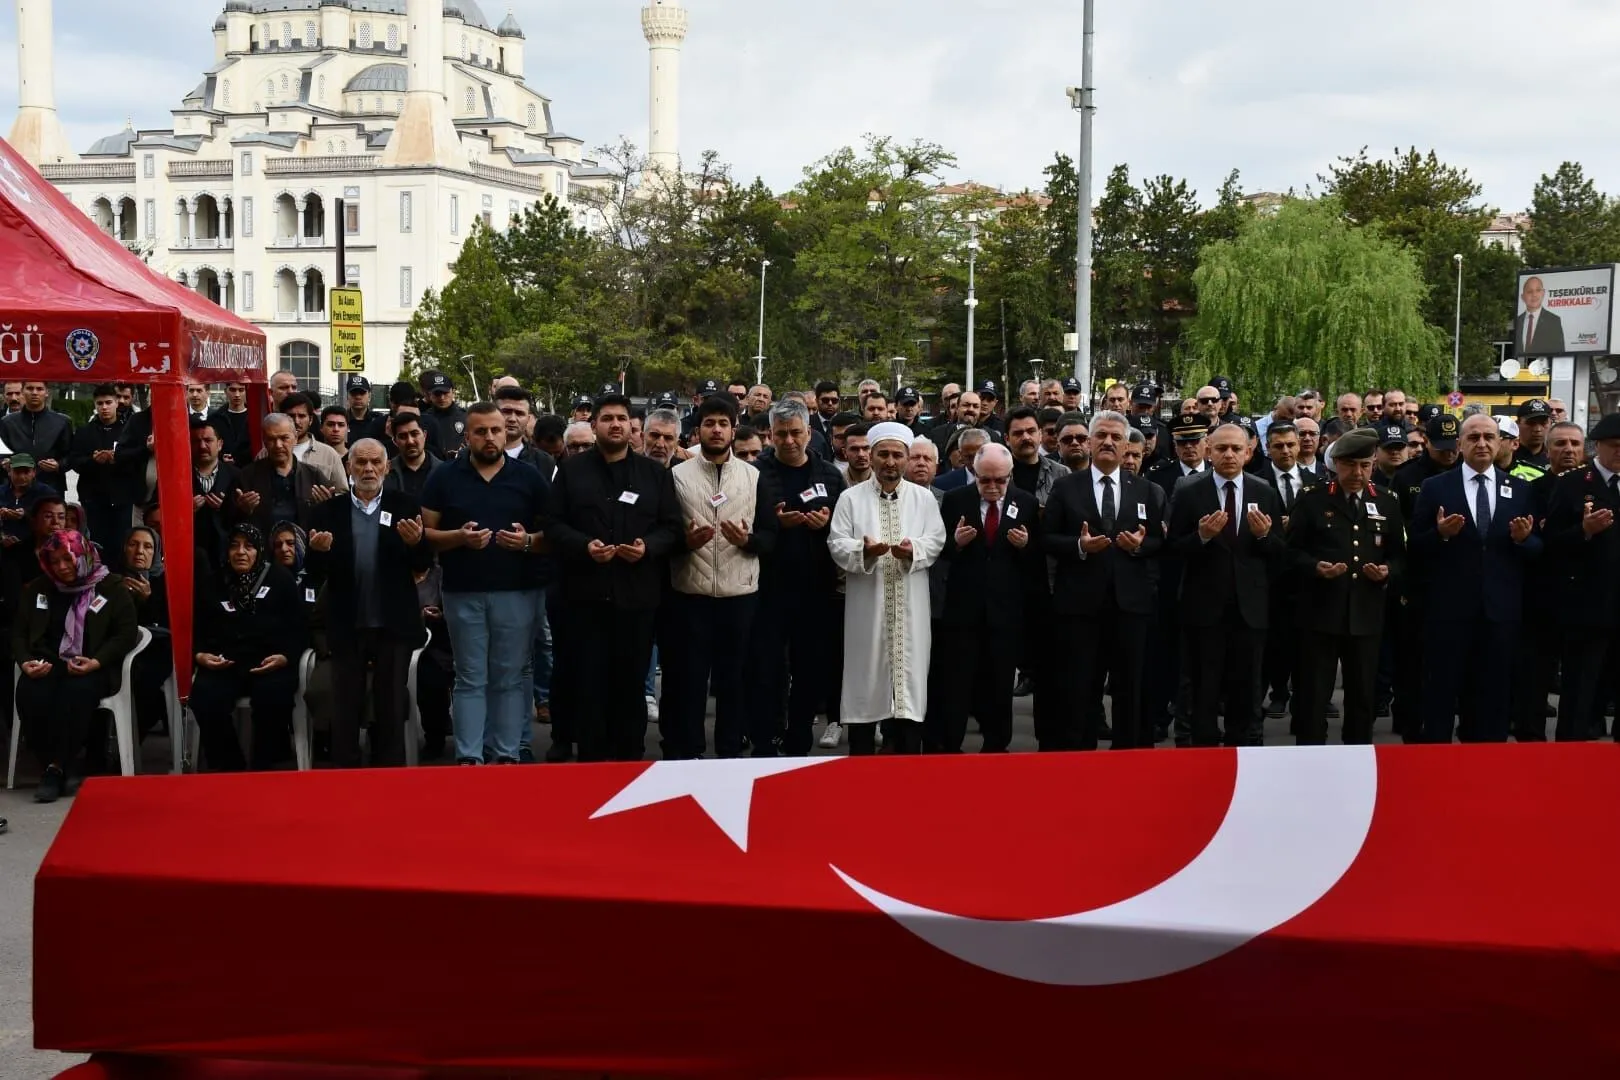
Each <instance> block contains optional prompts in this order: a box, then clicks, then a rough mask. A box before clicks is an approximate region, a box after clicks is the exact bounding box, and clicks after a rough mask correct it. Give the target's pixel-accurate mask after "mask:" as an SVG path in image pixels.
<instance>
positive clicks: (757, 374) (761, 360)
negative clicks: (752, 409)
mask: <svg viewBox="0 0 1620 1080" xmlns="http://www.w3.org/2000/svg"><path fill="white" fill-rule="evenodd" d="M770 268H771V260H769V259H762V260H761V261H760V264H759V351H758V352H757V353H755V355H754V383H755V385H759V384H762V383H764V382H765V271H767V270H769V269H770Z"/></svg>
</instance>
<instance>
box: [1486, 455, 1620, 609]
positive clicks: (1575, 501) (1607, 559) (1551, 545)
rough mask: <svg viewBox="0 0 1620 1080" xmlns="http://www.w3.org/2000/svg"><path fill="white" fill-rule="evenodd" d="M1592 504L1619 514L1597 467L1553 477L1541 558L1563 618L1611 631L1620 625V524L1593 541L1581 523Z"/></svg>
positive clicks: (1618, 503)
mask: <svg viewBox="0 0 1620 1080" xmlns="http://www.w3.org/2000/svg"><path fill="white" fill-rule="evenodd" d="M1536 483H1537V484H1539V483H1542V481H1541V480H1538V481H1536ZM1588 504H1590V505H1591V507H1592V509H1593V510H1594V511H1596V510H1610V511H1613V512H1614V514H1615V515H1616V516H1617V517H1620V500H1617V499H1616V498H1615V497H1614V493H1613V492H1612V491H1611V490H1610V489H1609V486H1608V485H1607V484H1605V483H1604V482H1603V474H1602V473H1600V472H1598V470H1597V466H1596V465H1585V466H1582V467H1581V468H1579V469H1574V470H1572V471H1570V472H1567V473H1564V474H1563V475H1562V476H1560V477H1558V478H1557V479H1556V480H1554V481H1553V490H1552V498H1551V500H1550V503H1549V506H1548V509H1547V522H1546V526H1545V527H1544V529H1543V536H1544V538H1545V540H1546V544H1547V558H1545V559H1543V560H1541V561H1542V564H1543V565H1544V566H1547V567H1551V568H1553V574H1554V575H1555V584H1554V591H1553V599H1554V603H1553V608H1552V610H1554V611H1556V612H1558V613H1559V617H1560V620H1568V621H1569V623H1570V625H1573V626H1578V627H1581V628H1583V629H1585V630H1589V631H1597V632H1605V631H1612V630H1614V629H1615V628H1616V627H1617V626H1620V525H1612V526H1610V527H1609V528H1608V529H1606V530H1605V531H1603V532H1600V533H1598V534H1597V535H1596V536H1594V537H1592V538H1590V539H1588V538H1587V536H1586V531H1585V529H1584V528H1583V527H1582V524H1581V523H1582V522H1583V521H1584V520H1585V518H1586V507H1587V505H1588ZM1499 505H1500V504H1499Z"/></svg>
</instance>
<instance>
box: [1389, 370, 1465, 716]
mask: <svg viewBox="0 0 1620 1080" xmlns="http://www.w3.org/2000/svg"><path fill="white" fill-rule="evenodd" d="M1385 407H1386V408H1388V405H1387V399H1386V405H1385ZM1461 432H1462V423H1461V421H1459V420H1458V419H1457V418H1456V417H1455V416H1452V415H1451V414H1450V413H1444V412H1442V413H1437V414H1436V415H1434V416H1431V417H1430V418H1429V422H1428V426H1427V427H1425V428H1424V435H1425V436H1426V437H1427V440H1428V446H1427V447H1425V448H1424V451H1423V453H1422V454H1421V455H1420V456H1419V457H1417V458H1415V459H1414V460H1412V461H1408V462H1407V463H1406V464H1405V465H1402V466H1401V467H1400V468H1399V469H1397V470H1395V495H1396V497H1397V498H1398V499H1399V500H1400V503H1401V520H1402V521H1411V520H1412V508H1413V507H1414V506H1416V505H1417V498H1418V493H1419V492H1420V491H1422V490H1423V482H1424V481H1425V480H1427V479H1429V478H1430V477H1431V476H1439V475H1440V474H1441V473H1443V472H1446V471H1448V470H1450V469H1455V468H1456V467H1457V464H1458V462H1459V461H1460V460H1461V459H1460V457H1459V456H1458V451H1457V440H1458V438H1459V436H1460V435H1461ZM1396 587H1397V590H1398V592H1399V594H1400V595H1399V598H1398V600H1397V604H1398V606H1399V608H1400V610H1399V612H1398V614H1397V617H1396V620H1395V625H1394V626H1393V627H1391V633H1392V634H1393V635H1394V637H1395V688H1394V689H1395V699H1394V702H1393V704H1392V712H1393V713H1394V717H1395V733H1396V734H1397V735H1399V736H1401V738H1402V739H1404V740H1406V741H1407V742H1419V741H1421V740H1422V735H1423V712H1422V694H1423V611H1424V605H1425V604H1426V603H1427V600H1428V596H1427V592H1428V590H1427V587H1426V583H1425V581H1424V578H1423V573H1422V571H1421V570H1420V569H1418V568H1416V567H1412V566H1409V567H1408V568H1407V571H1406V573H1405V575H1404V576H1403V578H1402V580H1401V581H1399V582H1398V583H1397V585H1396Z"/></svg>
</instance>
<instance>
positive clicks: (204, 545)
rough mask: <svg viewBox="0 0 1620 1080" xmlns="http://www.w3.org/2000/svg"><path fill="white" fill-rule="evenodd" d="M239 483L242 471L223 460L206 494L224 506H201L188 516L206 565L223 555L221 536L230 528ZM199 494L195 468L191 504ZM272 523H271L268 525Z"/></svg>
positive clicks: (212, 564) (215, 563)
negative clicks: (203, 553) (211, 495)
mask: <svg viewBox="0 0 1620 1080" xmlns="http://www.w3.org/2000/svg"><path fill="white" fill-rule="evenodd" d="M241 484H242V470H241V469H238V468H237V467H236V466H235V465H232V464H231V463H229V462H227V461H221V462H220V463H219V464H218V466H217V467H216V471H215V473H214V486H213V489H212V491H211V492H210V494H213V495H218V496H220V497H221V498H222V499H224V504H223V505H222V506H220V508H219V509H218V510H215V509H214V508H213V507H212V506H209V505H207V504H204V505H203V507H202V509H200V510H196V511H194V512H193V513H192V515H191V522H192V525H191V528H192V543H193V544H194V545H196V547H198V548H199V549H201V550H202V551H205V552H207V553H208V562H207V564H206V565H208V566H218V565H219V559H220V556H221V555H223V554H225V533H226V531H227V530H228V529H229V528H230V524H231V514H232V513H233V512H234V510H235V507H236V490H237V488H239V487H240V486H241ZM202 493H203V488H202V481H201V480H199V479H198V478H197V471H196V470H195V469H193V470H192V472H191V495H192V505H193V506H195V505H196V497H197V496H198V495H201V494H202ZM272 524H274V523H273V522H272Z"/></svg>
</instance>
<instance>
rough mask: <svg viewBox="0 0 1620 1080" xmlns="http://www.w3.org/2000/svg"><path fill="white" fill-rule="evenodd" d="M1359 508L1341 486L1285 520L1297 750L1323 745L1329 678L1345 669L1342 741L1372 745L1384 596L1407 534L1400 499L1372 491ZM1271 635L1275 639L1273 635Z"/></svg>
mask: <svg viewBox="0 0 1620 1080" xmlns="http://www.w3.org/2000/svg"><path fill="white" fill-rule="evenodd" d="M1363 498H1364V502H1363V503H1362V505H1360V506H1357V505H1355V504H1353V503H1352V502H1351V500H1350V499H1349V497H1348V496H1346V495H1345V493H1344V492H1342V491H1340V490H1339V486H1338V484H1336V483H1334V484H1325V485H1322V486H1319V487H1315V488H1313V489H1311V490H1310V491H1309V492H1307V493H1306V494H1305V495H1303V496H1301V498H1300V499H1299V501H1298V502H1296V503H1295V504H1294V507H1293V510H1292V512H1291V513H1290V515H1289V518H1288V547H1289V551H1290V553H1291V555H1292V556H1293V560H1292V561H1293V564H1294V565H1293V567H1292V573H1291V574H1290V578H1291V579H1292V580H1293V581H1295V582H1296V583H1297V584H1296V590H1297V592H1296V595H1297V596H1298V599H1299V611H1300V619H1299V622H1298V624H1297V626H1294V627H1291V628H1290V632H1289V634H1288V636H1290V637H1297V638H1298V639H1299V641H1300V645H1299V660H1300V663H1299V696H1300V699H1301V700H1300V702H1299V704H1298V705H1297V706H1296V708H1295V711H1294V717H1295V723H1294V736H1295V738H1296V739H1297V740H1298V741H1299V743H1300V744H1301V745H1320V744H1322V743H1325V742H1326V741H1327V706H1328V699H1329V698H1330V697H1332V696H1333V676H1334V673H1335V672H1336V671H1337V670H1338V668H1339V665H1340V664H1343V665H1344V741H1345V743H1346V744H1347V745H1350V744H1365V743H1370V742H1372V727H1373V714H1374V712H1375V708H1376V706H1375V703H1374V695H1375V692H1376V688H1377V682H1378V650H1379V646H1380V644H1381V642H1382V641H1383V634H1384V624H1385V618H1386V615H1387V613H1388V610H1389V597H1390V595H1391V594H1392V593H1393V592H1394V591H1395V590H1394V589H1393V588H1392V587H1391V584H1390V583H1391V582H1392V581H1399V580H1400V576H1401V572H1402V570H1403V569H1404V568H1405V565H1406V542H1405V535H1406V530H1405V528H1404V525H1403V523H1402V521H1401V504H1400V500H1399V499H1397V498H1396V497H1395V493H1394V492H1392V491H1389V490H1387V489H1382V488H1377V487H1376V486H1375V489H1374V493H1369V494H1365V495H1364V496H1363ZM1320 563H1328V564H1329V565H1337V564H1342V565H1344V566H1346V567H1348V568H1349V572H1348V573H1345V574H1342V575H1340V576H1339V577H1336V578H1324V577H1322V576H1321V575H1320V574H1319V573H1317V565H1318V564H1320ZM1366 566H1384V567H1387V568H1388V569H1389V575H1388V577H1386V578H1385V579H1384V580H1382V581H1373V580H1371V579H1370V578H1368V577H1367V576H1366V574H1365V572H1364V570H1363V568H1364V567H1366ZM1276 630H1277V628H1275V627H1274V628H1273V636H1278V635H1277V633H1276Z"/></svg>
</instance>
